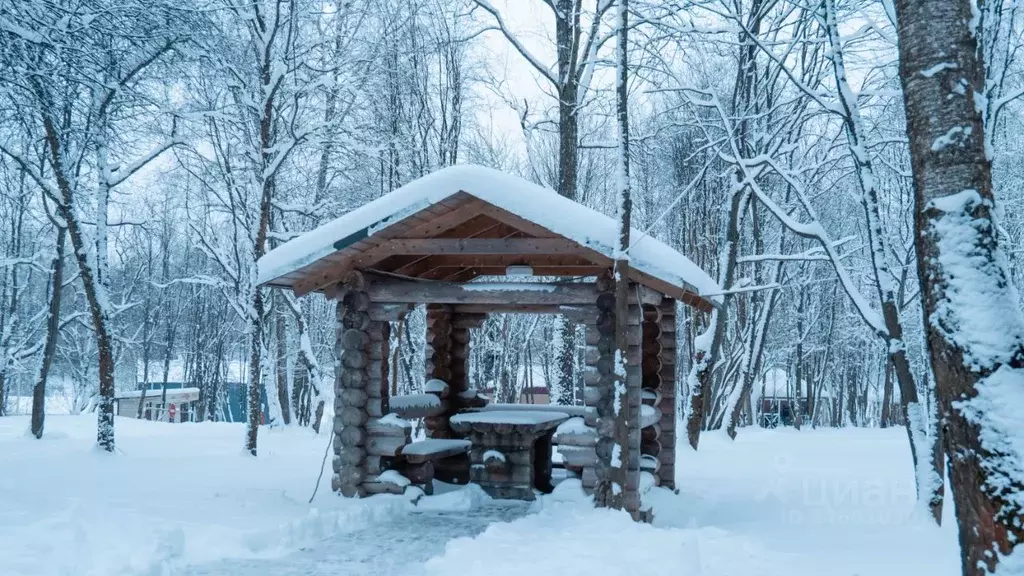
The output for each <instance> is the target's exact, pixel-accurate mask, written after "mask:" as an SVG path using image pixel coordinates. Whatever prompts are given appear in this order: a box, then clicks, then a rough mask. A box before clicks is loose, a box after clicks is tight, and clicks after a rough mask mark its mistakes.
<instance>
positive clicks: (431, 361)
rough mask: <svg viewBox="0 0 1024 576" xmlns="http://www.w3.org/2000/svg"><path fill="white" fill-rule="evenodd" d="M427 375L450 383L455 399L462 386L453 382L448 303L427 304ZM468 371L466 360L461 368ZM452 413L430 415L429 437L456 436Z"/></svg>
mask: <svg viewBox="0 0 1024 576" xmlns="http://www.w3.org/2000/svg"><path fill="white" fill-rule="evenodd" d="M425 355H426V366H425V369H426V378H427V380H431V379H437V380H442V381H444V382H447V383H448V387H449V400H452V401H454V397H457V396H458V393H459V392H460V391H461V389H459V388H457V384H455V383H454V382H452V312H451V306H448V305H445V304H427V346H426V350H425ZM461 373H462V374H464V373H465V364H463V368H462V371H461ZM449 416H450V415H449V414H442V415H440V416H436V417H432V418H427V419H426V420H425V421H424V423H425V424H426V428H427V437H428V438H453V437H454V435H453V433H452V429H451V427H450V426H449V425H448V418H449Z"/></svg>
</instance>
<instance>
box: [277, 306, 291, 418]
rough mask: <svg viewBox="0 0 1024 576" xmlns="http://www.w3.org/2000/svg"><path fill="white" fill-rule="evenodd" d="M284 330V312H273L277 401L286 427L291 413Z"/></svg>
mask: <svg viewBox="0 0 1024 576" xmlns="http://www.w3.org/2000/svg"><path fill="white" fill-rule="evenodd" d="M278 308H280V307H278ZM285 328H286V327H285V322H284V310H281V309H278V310H275V311H274V336H275V340H276V343H277V363H276V368H277V401H278V403H279V404H280V405H281V419H282V420H284V424H285V426H287V425H289V424H291V423H292V411H291V407H290V402H289V395H288V343H287V334H286V329H285Z"/></svg>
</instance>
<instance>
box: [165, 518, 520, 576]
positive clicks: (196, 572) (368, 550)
mask: <svg viewBox="0 0 1024 576" xmlns="http://www.w3.org/2000/svg"><path fill="white" fill-rule="evenodd" d="M527 509H528V504H527V503H525V502H522V503H520V502H501V503H495V504H489V505H486V506H482V507H477V508H473V509H471V510H465V511H423V512H411V513H409V514H408V515H405V516H399V517H395V518H391V519H389V520H385V521H383V522H377V523H374V524H371V525H370V526H367V527H365V528H362V529H360V530H356V531H353V532H349V533H347V534H336V535H334V536H327V537H325V538H323V539H322V540H321V541H319V542H315V543H312V545H311V546H308V547H305V548H303V549H301V550H298V551H296V552H293V553H291V554H288V555H286V556H282V557H280V558H274V559H269V560H264V559H243V560H221V561H217V562H213V563H209V564H203V565H194V566H188V567H185V568H183V569H181V570H180V571H174V572H173V574H174V575H175V576H178V575H179V574H180V575H182V576H236V575H238V574H246V575H248V576H263V575H273V576H307V575H317V574H325V575H326V574H330V575H331V576H338V575H339V574H344V575H345V576H364V575H366V576H418V575H420V574H425V572H424V563H425V562H426V561H427V560H429V559H430V558H432V557H434V556H439V555H441V554H442V553H444V550H445V545H446V544H447V543H448V542H449V541H450V540H453V539H455V538H461V537H472V536H476V535H477V534H480V533H481V532H483V531H484V530H485V529H486V528H487V526H488V525H490V524H492V523H495V522H508V521H509V520H513V519H515V518H519V517H521V516H523V515H525V514H526V512H527Z"/></svg>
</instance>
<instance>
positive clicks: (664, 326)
mask: <svg viewBox="0 0 1024 576" xmlns="http://www.w3.org/2000/svg"><path fill="white" fill-rule="evenodd" d="M643 340H644V343H643V391H644V396H645V397H646V398H648V399H649V400H645V401H644V403H645V404H648V405H650V406H653V407H654V408H655V409H656V410H657V411H658V412H660V413H661V420H660V421H659V422H658V423H657V424H656V425H654V426H651V427H649V428H646V429H644V430H643V434H642V435H641V444H640V452H641V453H642V454H644V455H646V456H651V457H654V458H656V459H657V461H658V466H657V468H656V471H657V474H656V482H657V485H658V486H663V487H665V488H669V489H671V490H674V489H675V453H676V301H675V300H674V299H672V298H667V297H666V298H664V299H662V301H661V302H660V303H659V304H658V305H657V306H652V305H645V306H644V324H643Z"/></svg>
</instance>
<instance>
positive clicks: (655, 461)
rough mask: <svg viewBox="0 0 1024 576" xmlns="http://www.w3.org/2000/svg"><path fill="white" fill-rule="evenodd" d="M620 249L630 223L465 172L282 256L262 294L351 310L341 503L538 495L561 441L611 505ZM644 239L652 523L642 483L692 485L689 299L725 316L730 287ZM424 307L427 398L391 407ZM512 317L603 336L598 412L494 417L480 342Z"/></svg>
mask: <svg viewBox="0 0 1024 576" xmlns="http://www.w3.org/2000/svg"><path fill="white" fill-rule="evenodd" d="M616 234H617V225H616V222H615V221H614V220H613V219H611V218H609V217H607V216H605V215H603V214H600V213H598V212H596V211H594V210H591V209H589V208H587V207H585V206H582V205H580V204H577V203H575V202H573V201H571V200H568V199H566V198H563V197H561V196H559V195H558V194H556V193H555V192H553V191H551V190H548V189H545V188H542V187H540V186H537V185H535V184H532V183H530V182H527V181H525V180H522V179H520V178H516V177H513V176H509V175H505V174H502V173H500V172H496V171H494V170H490V169H487V168H482V167H478V166H469V165H463V166H456V167H451V168H446V169H443V170H440V171H438V172H435V173H433V174H430V175H428V176H425V177H423V178H421V179H419V180H417V181H415V182H412V183H410V184H408V185H406V186H404V187H402V188H400V189H398V190H396V191H394V192H392V193H390V194H387V195H385V196H383V197H381V198H378V199H377V200H375V201H373V202H371V203H369V204H366V205H364V206H362V207H361V208H358V209H356V210H354V211H352V212H350V213H348V214H346V215H344V216H342V217H340V218H338V219H336V220H334V221H332V222H330V223H328V224H325V225H323V226H321V227H319V228H317V229H315V230H313V231H311V232H308V233H306V234H304V235H302V236H300V237H298V238H296V239H294V240H292V241H290V242H288V243H286V244H284V245H282V246H280V247H279V248H277V249H275V250H273V251H272V252H270V253H268V254H267V255H266V256H264V257H263V258H262V259H261V260H260V262H259V283H260V284H263V285H270V286H275V287H281V288H288V289H291V290H293V291H294V292H295V293H296V294H297V295H303V294H308V293H310V292H315V291H319V292H322V293H323V294H324V295H325V296H326V297H328V298H332V299H335V300H337V302H338V304H337V318H338V329H337V347H336V350H337V354H338V360H339V364H338V366H339V367H338V370H337V379H336V385H335V413H336V418H335V429H334V433H335V441H334V453H335V459H334V471H335V474H334V478H333V482H332V486H333V488H334V490H336V491H338V492H341V493H342V494H343V495H346V496H362V495H366V494H373V493H380V492H395V491H399V490H401V489H403V488H404V487H405V486H406V485H408V484H410V483H411V484H421V485H426V486H427V488H428V489H429V483H430V480H431V479H432V478H434V477H437V478H444V479H445V480H447V481H456V482H466V481H475V482H479V483H481V485H482V486H484V488H485V489H487V490H488V491H489V492H490V493H492V494H493V495H496V496H502V497H519V498H532V497H533V491H532V488H533V487H537V488H541V486H540V484H543V483H545V482H544V479H543V478H542V476H543V475H544V473H545V472H547V473H548V474H549V473H550V459H551V458H550V451H551V448H550V445H551V440H552V437H554V439H555V440H556V441H557V442H558V443H559V445H560V452H562V453H563V457H564V458H565V459H566V463H567V467H569V468H570V469H575V470H576V472H577V473H578V474H579V476H580V478H581V480H582V484H583V486H584V488H585V489H588V490H593V489H594V487H595V486H596V485H597V484H598V483H599V482H600V481H601V480H602V476H603V474H604V470H606V469H607V466H608V465H609V463H610V462H611V458H612V455H611V454H610V453H609V452H610V450H606V449H605V447H606V446H608V445H609V442H602V438H604V437H608V436H609V435H610V434H611V432H612V428H613V426H612V419H613V418H614V414H613V411H614V407H613V405H612V390H611V386H612V371H613V370H614V354H615V344H614V327H615V318H614V315H615V309H616V307H615V293H614V290H613V281H612V277H611V268H612V255H613V246H614V242H615V239H616V237H617V236H616ZM632 237H633V238H634V239H635V240H634V243H633V245H632V246H631V248H630V250H629V257H630V267H629V270H630V278H629V280H630V282H631V283H630V289H629V294H630V301H629V304H628V310H629V317H628V319H627V324H628V325H629V332H628V350H627V358H626V363H627V374H626V382H627V395H626V398H627V409H628V410H630V411H633V412H632V413H634V414H635V415H636V416H637V417H635V418H630V419H629V420H630V422H633V423H634V424H633V426H634V428H635V430H633V431H632V432H631V434H630V438H631V441H632V442H635V444H634V445H635V449H631V450H629V454H628V457H627V458H626V460H625V464H626V467H627V470H628V473H627V485H626V486H625V487H624V490H625V492H626V498H625V501H626V507H627V508H628V509H630V511H631V512H633V513H634V515H636V513H637V511H638V510H639V507H640V497H639V496H640V491H641V485H642V484H645V485H649V484H652V483H653V484H659V485H661V486H666V487H669V488H672V487H673V485H674V478H675V430H676V414H675V406H676V399H675V396H676V385H675V364H676V337H675V335H676V301H677V300H678V301H681V302H683V303H685V304H688V305H690V306H695V307H697V308H700V309H702V310H709V309H710V308H711V307H712V306H713V305H714V304H715V303H716V301H715V297H713V296H707V295H710V294H716V293H717V292H718V291H719V289H718V287H717V285H716V284H715V282H714V281H713V280H711V278H709V277H708V276H707V274H705V273H704V272H703V271H701V270H700V269H699V268H698V267H697V266H696V265H694V264H693V263H692V262H691V261H690V260H688V259H687V258H686V257H685V256H683V255H682V254H680V253H678V252H677V251H675V250H673V249H672V248H670V247H669V246H667V245H665V244H664V243H662V242H660V241H658V240H656V239H654V238H652V237H650V236H646V235H645V234H643V233H642V232H640V231H637V230H634V231H633V232H632ZM487 277H492V278H487ZM493 277H502V278H500V279H495V278H493ZM417 304H425V305H426V309H427V312H426V313H427V331H428V333H427V345H428V347H429V349H428V350H427V361H426V367H425V369H426V377H427V379H428V380H429V383H428V386H427V390H425V391H424V392H425V394H421V395H415V396H414V397H402V398H394V399H389V397H388V362H387V358H388V341H389V334H390V322H393V321H398V320H400V319H401V318H402V317H403V316H404V315H405V314H407V313H408V312H409V310H411V309H412V308H413V307H414V306H415V305H417ZM506 312H525V313H536V314H561V315H564V316H565V317H567V318H569V319H571V320H573V321H575V322H579V323H582V324H584V325H585V326H586V345H587V349H586V355H585V358H586V364H587V368H586V371H585V374H584V379H585V383H586V389H585V395H584V396H585V407H579V408H565V407H558V409H557V410H564V413H560V412H556V411H555V410H556V409H552V410H547V411H543V410H539V411H538V410H533V411H520V412H518V413H517V414H516V415H515V416H514V417H509V416H505V417H501V416H499V415H498V414H499V413H498V412H480V411H481V410H487V409H488V408H485V407H484V406H483V404H484V402H483V401H482V400H481V398H480V397H479V396H477V395H476V394H475V391H474V386H473V384H472V383H471V382H469V379H468V375H469V370H468V367H467V358H468V357H469V353H468V352H469V346H470V344H471V343H470V330H471V329H472V328H474V327H478V326H480V325H481V323H482V322H483V320H484V319H485V318H486V317H487V315H488V314H491V313H506ZM490 408H493V407H490ZM534 408H535V407H534ZM502 413H503V414H509V413H511V412H509V411H505V412H502ZM551 414H556V416H551ZM573 416H575V417H577V418H578V419H577V420H569V419H570V418H571V417H573ZM403 417H426V428H427V431H428V440H426V441H421V442H410V439H409V425H408V422H406V421H405V420H404V419H403ZM567 421H568V422H567ZM559 425H560V426H559ZM555 426H558V430H559V432H558V433H557V434H554V432H555ZM467 437H468V438H470V440H466V438H467ZM559 437H561V438H559ZM481 444H482V445H481ZM563 446H564V448H563ZM545 451H546V455H545V454H542V452H545ZM545 458H546V464H545ZM545 466H546V469H545ZM648 473H649V474H648ZM645 478H646V479H647V481H646V482H644V479H645Z"/></svg>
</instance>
